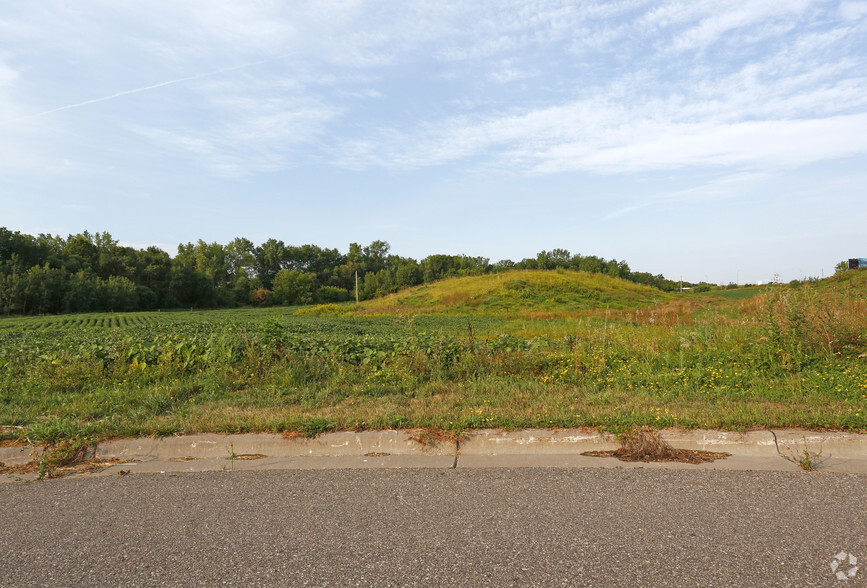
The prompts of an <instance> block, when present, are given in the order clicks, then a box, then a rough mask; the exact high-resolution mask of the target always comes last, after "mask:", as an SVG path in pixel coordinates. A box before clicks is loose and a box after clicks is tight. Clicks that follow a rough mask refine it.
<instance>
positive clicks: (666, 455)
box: [582, 427, 731, 464]
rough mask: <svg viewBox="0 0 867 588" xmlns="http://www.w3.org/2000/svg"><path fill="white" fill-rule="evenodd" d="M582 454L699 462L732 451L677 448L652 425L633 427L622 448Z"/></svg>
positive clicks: (622, 440) (626, 459)
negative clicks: (667, 441) (651, 426)
mask: <svg viewBox="0 0 867 588" xmlns="http://www.w3.org/2000/svg"><path fill="white" fill-rule="evenodd" d="M582 455H589V456H592V457H616V458H617V459H619V460H621V461H641V462H645V463H649V462H663V461H676V462H681V463H692V464H699V463H705V462H710V461H715V460H717V459H725V458H726V457H729V456H730V455H731V454H730V453H722V452H714V451H700V450H695V449H676V448H674V447H672V446H671V445H669V444H668V443H666V442H665V440H664V439H663V438H662V437H660V436H659V431H656V430H654V429H652V428H650V427H633V428H632V429H631V430H629V431H628V432H627V433H626V434H624V435H623V437H622V438H621V440H620V449H615V450H613V451H585V452H584V453H582Z"/></svg>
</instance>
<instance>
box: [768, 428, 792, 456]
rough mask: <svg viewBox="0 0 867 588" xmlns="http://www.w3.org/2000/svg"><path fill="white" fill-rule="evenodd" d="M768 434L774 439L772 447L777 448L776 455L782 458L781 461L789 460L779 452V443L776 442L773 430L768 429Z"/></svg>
mask: <svg viewBox="0 0 867 588" xmlns="http://www.w3.org/2000/svg"><path fill="white" fill-rule="evenodd" d="M768 432H770V434H771V435H772V436H773V437H774V447H776V448H777V455H779V456H780V457H782V458H783V459H789V458H788V457H786V456H785V455H783V454H782V452H781V451H780V443H779V441H777V434H776V433H774V430H773V429H768Z"/></svg>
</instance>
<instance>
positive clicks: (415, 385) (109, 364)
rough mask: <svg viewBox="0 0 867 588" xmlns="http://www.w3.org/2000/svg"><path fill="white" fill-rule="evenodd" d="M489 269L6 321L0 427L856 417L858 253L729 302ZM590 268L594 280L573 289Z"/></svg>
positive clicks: (54, 436) (157, 429) (234, 427)
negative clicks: (847, 268) (316, 294)
mask: <svg viewBox="0 0 867 588" xmlns="http://www.w3.org/2000/svg"><path fill="white" fill-rule="evenodd" d="M486 278H489V279H488V280H481V279H478V280H477V279H475V278H472V279H471V278H462V279H460V280H450V281H446V282H444V283H441V284H440V285H433V286H436V287H430V288H427V289H416V290H411V291H408V292H404V293H401V294H399V295H397V296H394V297H392V298H391V299H390V300H388V301H387V302H386V301H385V300H383V301H374V302H372V303H369V304H366V305H362V308H361V309H360V314H359V315H354V314H353V316H336V317H327V316H299V313H294V314H293V312H294V309H267V310H255V309H239V310H235V311H212V312H208V311H199V312H185V313H132V314H125V315H111V314H102V315H98V314H94V315H68V316H62V317H61V316H58V317H32V318H26V319H3V320H2V321H0V439H3V438H6V439H13V438H27V439H30V440H33V441H37V442H54V441H57V440H60V439H66V438H77V439H93V438H106V437H114V436H129V435H169V434H175V433H193V432H208V431H212V432H244V431H271V432H285V431H296V432H301V433H303V434H310V435H312V434H316V433H318V432H321V431H324V430H334V429H381V428H392V427H398V428H412V427H430V428H438V429H450V430H464V429H472V428H483V427H500V428H507V429H509V428H518V427H596V428H601V429H606V430H611V431H619V430H623V429H624V428H625V427H629V426H631V425H633V424H637V425H650V426H654V427H670V426H678V427H684V428H696V427H710V428H720V429H725V430H744V429H754V428H765V427H803V428H810V429H834V430H847V431H867V271H858V272H846V273H845V274H842V275H838V276H834V277H832V278H828V279H826V280H823V281H820V282H817V283H810V284H805V285H803V286H799V287H796V288H793V287H790V286H788V285H775V286H772V287H768V288H767V289H766V290H764V291H763V292H761V293H758V294H757V295H755V296H752V297H750V298H748V299H744V300H725V299H720V298H718V297H717V298H714V297H704V296H693V295H664V294H662V293H658V294H657V293H653V295H650V294H648V293H647V292H645V291H644V290H643V289H642V288H640V287H635V285H634V284H628V283H626V282H622V283H619V284H618V283H616V281H611V280H612V279H610V278H606V277H600V278H602V279H599V280H594V281H592V282H588V281H586V280H585V277H584V276H577V275H575V274H572V273H570V272H563V273H557V272H551V273H550V274H548V275H544V274H542V273H540V272H515V273H512V274H509V275H504V276H501V277H499V278H498V277H497V276H486ZM579 278H580V288H582V289H583V290H577V293H576V294H574V296H573V295H572V294H570V293H569V289H570V288H574V286H575V284H576V283H577V282H576V280H578V279H579ZM521 282H523V284H526V288H527V292H528V294H527V295H526V296H527V297H526V298H524V297H522V296H523V294H520V295H517V296H516V293H522V292H524V288H525V286H524V285H522V284H521ZM591 283H592V284H597V285H598V286H599V289H598V290H597V291H598V292H600V293H599V294H598V295H597V294H586V293H585V291H586V292H590V291H591V290H592V287H591V286H590V285H589V284H591ZM462 284H463V285H464V286H461V285H462ZM618 300H619V302H618ZM335 308H337V309H340V311H341V312H345V311H346V310H348V311H349V312H352V313H355V312H356V309H355V308H354V305H351V306H348V307H335ZM414 309H425V312H422V311H416V310H414ZM387 311H388V312H392V313H393V316H385V313H386V312H387ZM445 313H451V314H450V315H447V314H445ZM372 314H375V315H376V316H371V315H372Z"/></svg>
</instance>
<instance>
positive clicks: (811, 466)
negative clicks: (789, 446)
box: [783, 439, 825, 472]
mask: <svg viewBox="0 0 867 588" xmlns="http://www.w3.org/2000/svg"><path fill="white" fill-rule="evenodd" d="M783 457H785V458H786V459H787V460H789V461H791V462H792V463H794V464H797V465H798V467H799V468H801V469H802V470H804V471H805V472H815V471H816V470H818V469H819V468H820V467H821V466H822V463H823V462H824V461H825V460H824V459H822V451H821V450H819V451H818V452H815V451H810V448H809V447H808V446H807V440H806V439H804V449H803V451H801V452H800V453H794V452H793V453H792V455H787V456H783Z"/></svg>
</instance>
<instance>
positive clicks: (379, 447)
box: [96, 431, 456, 461]
mask: <svg viewBox="0 0 867 588" xmlns="http://www.w3.org/2000/svg"><path fill="white" fill-rule="evenodd" d="M417 435H418V432H416V431H362V432H358V433H353V432H342V433H324V434H322V435H320V436H318V437H316V438H315V439H307V438H304V437H284V436H283V435H275V434H268V433H262V434H256V433H247V434H242V435H217V434H208V435H187V436H180V437H164V438H161V439H154V438H141V439H119V440H115V441H106V442H105V443H100V444H99V445H98V446H97V448H96V457H97V458H99V459H113V458H114V459H129V460H138V461H147V460H153V459H170V458H183V457H195V458H229V457H231V455H232V454H233V453H234V454H235V455H253V454H262V455H267V456H268V457H328V456H330V457H338V456H346V455H354V456H358V455H366V454H379V453H381V454H388V455H420V456H452V457H453V456H454V454H455V449H456V447H455V444H454V442H440V443H437V444H435V445H434V444H428V445H425V444H423V443H420V442H419V441H417V440H415V439H414V437H415V438H418V437H417Z"/></svg>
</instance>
